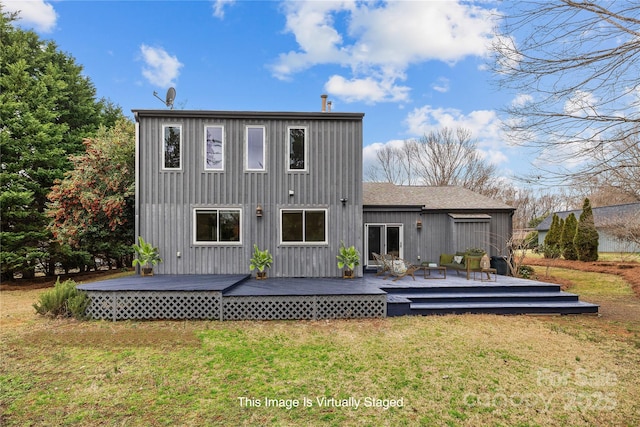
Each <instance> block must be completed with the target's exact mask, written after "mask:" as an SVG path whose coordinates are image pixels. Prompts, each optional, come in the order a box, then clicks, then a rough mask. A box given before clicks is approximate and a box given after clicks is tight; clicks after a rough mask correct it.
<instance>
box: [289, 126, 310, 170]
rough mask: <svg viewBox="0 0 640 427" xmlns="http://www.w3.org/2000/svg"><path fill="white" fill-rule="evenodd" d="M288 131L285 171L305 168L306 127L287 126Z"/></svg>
mask: <svg viewBox="0 0 640 427" xmlns="http://www.w3.org/2000/svg"><path fill="white" fill-rule="evenodd" d="M287 133H288V135H287V136H288V139H289V143H288V154H289V158H288V160H289V162H288V165H287V171H306V170H307V128H305V127H289V128H288V129H287Z"/></svg>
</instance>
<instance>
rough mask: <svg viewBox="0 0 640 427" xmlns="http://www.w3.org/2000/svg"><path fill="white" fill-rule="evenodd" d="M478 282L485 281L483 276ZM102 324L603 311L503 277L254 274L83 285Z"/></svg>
mask: <svg viewBox="0 0 640 427" xmlns="http://www.w3.org/2000/svg"><path fill="white" fill-rule="evenodd" d="M478 279H479V277H478ZM78 288H79V289H82V290H85V291H87V292H88V294H89V296H90V298H91V299H92V303H91V304H90V306H89V309H88V314H90V315H91V317H93V318H98V319H111V320H121V319H157V318H169V319H183V318H189V319H218V320H242V319H262V320H267V319H324V318H353V317H357V318H360V317H385V316H402V315H428V314H449V313H495V314H551V313H553V314H583V313H597V312H598V306H597V305H594V304H589V303H585V302H581V301H579V299H578V296H577V295H575V294H570V293H566V292H561V291H560V287H559V286H558V285H553V284H548V283H543V282H536V281H532V280H524V279H517V278H513V277H508V276H498V278H497V281H496V282H493V281H492V282H482V281H480V280H466V277H462V276H457V275H456V274H448V275H447V277H446V279H445V278H443V279H440V280H438V279H433V278H432V279H424V278H423V277H422V274H418V275H416V280H415V281H414V280H412V278H411V277H405V278H403V279H401V280H398V281H395V282H394V281H392V280H390V279H388V280H385V279H383V278H382V277H379V276H375V275H374V274H370V273H365V275H364V277H361V278H356V279H341V278H277V277H270V278H268V279H267V280H256V279H255V278H252V277H250V276H249V275H243V274H241V275H158V276H151V277H141V276H128V277H123V278H118V279H113V280H105V281H102V282H95V283H90V284H85V285H80V286H78Z"/></svg>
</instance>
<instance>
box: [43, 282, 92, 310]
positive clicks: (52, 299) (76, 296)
mask: <svg viewBox="0 0 640 427" xmlns="http://www.w3.org/2000/svg"><path fill="white" fill-rule="evenodd" d="M89 302H90V299H89V297H88V296H87V293H86V292H83V291H81V290H78V288H76V282H74V281H73V280H71V279H67V280H65V281H64V282H60V278H59V277H58V280H56V283H55V285H54V286H53V289H50V290H48V291H46V292H44V293H42V294H40V298H39V299H38V302H36V303H34V304H33V308H35V310H36V313H38V314H41V315H43V316H48V317H75V318H76V319H84V318H85V317H86V315H85V312H86V310H87V307H88V306H89Z"/></svg>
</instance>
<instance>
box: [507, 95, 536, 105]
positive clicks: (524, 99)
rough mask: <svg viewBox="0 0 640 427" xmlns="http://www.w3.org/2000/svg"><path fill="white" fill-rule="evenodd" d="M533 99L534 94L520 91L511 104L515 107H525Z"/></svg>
mask: <svg viewBox="0 0 640 427" xmlns="http://www.w3.org/2000/svg"><path fill="white" fill-rule="evenodd" d="M532 101H533V96H531V95H528V94H524V93H519V94H518V95H516V97H515V98H513V100H512V101H511V105H512V106H514V107H524V106H525V105H526V104H528V103H530V102H532Z"/></svg>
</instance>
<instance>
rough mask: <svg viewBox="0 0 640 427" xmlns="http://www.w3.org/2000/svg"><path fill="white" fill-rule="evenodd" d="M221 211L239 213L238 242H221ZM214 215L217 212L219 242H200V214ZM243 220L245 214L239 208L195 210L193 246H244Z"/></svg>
mask: <svg viewBox="0 0 640 427" xmlns="http://www.w3.org/2000/svg"><path fill="white" fill-rule="evenodd" d="M221 211H234V212H237V213H238V227H239V229H238V241H221V240H220V212H221ZM203 212H204V213H207V212H208V213H212V212H216V213H217V215H218V217H217V221H218V223H217V226H216V230H217V236H216V237H217V239H218V240H213V241H210V240H205V241H200V240H197V239H198V213H203ZM242 218H243V212H242V208H241V207H237V206H199V207H194V208H193V227H192V231H191V232H192V239H191V241H192V244H193V245H194V246H242V229H243V225H242Z"/></svg>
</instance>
